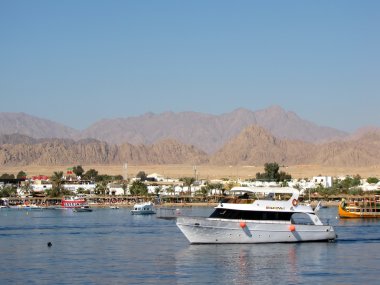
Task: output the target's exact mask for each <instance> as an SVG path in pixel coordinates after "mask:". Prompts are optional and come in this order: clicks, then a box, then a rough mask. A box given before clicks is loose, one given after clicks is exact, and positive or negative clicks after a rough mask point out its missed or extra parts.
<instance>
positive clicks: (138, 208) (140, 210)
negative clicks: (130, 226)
mask: <svg viewBox="0 0 380 285" xmlns="http://www.w3.org/2000/svg"><path fill="white" fill-rule="evenodd" d="M155 213H156V212H155V211H154V209H153V203H152V202H145V203H139V204H135V205H134V206H133V209H132V210H131V214H132V215H152V214H155Z"/></svg>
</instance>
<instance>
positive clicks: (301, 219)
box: [290, 213, 314, 225]
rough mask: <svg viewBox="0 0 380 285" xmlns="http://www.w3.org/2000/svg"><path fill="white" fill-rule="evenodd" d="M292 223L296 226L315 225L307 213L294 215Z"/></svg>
mask: <svg viewBox="0 0 380 285" xmlns="http://www.w3.org/2000/svg"><path fill="white" fill-rule="evenodd" d="M290 222H291V223H292V224H295V225H314V223H313V221H312V220H311V218H310V216H309V215H306V214H305V213H294V214H293V215H292V217H291V219H290Z"/></svg>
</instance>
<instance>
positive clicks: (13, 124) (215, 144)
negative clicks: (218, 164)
mask: <svg viewBox="0 0 380 285" xmlns="http://www.w3.org/2000/svg"><path fill="white" fill-rule="evenodd" d="M251 125H258V126H260V127H263V128H264V129H266V130H267V131H269V132H270V133H271V134H273V135H274V136H276V137H278V138H283V139H293V140H294V139H296V140H302V141H308V142H323V141H331V140H333V139H340V138H345V137H347V136H348V135H349V134H347V133H346V132H343V131H340V130H337V129H333V128H329V127H321V126H318V125H316V124H314V123H312V122H309V121H306V120H303V119H301V118H300V117H298V116H297V115H296V114H295V113H293V112H288V111H285V110H284V109H282V108H281V107H279V106H272V107H270V108H267V109H264V110H259V111H255V112H253V111H250V110H247V109H237V110H235V111H233V112H230V113H226V114H222V115H210V114H203V113H195V112H181V113H174V112H165V113H162V114H153V113H147V114H144V115H142V116H137V117H128V118H119V119H104V120H101V121H98V122H95V123H94V124H93V125H91V126H90V127H89V128H87V129H84V130H82V131H79V130H75V129H72V128H69V127H65V126H63V125H60V124H57V123H54V122H51V121H48V120H45V119H39V118H36V117H33V116H30V115H26V114H23V113H21V114H20V113H0V135H4V134H8V135H9V134H14V133H17V134H23V135H27V136H30V137H32V138H70V139H76V140H79V139H86V138H94V139H98V140H100V141H105V142H107V143H109V144H117V145H120V144H123V143H131V144H134V145H138V144H148V145H149V144H154V143H156V142H158V141H160V140H163V139H174V140H176V141H178V142H181V143H184V144H189V145H194V146H195V147H197V148H199V149H201V150H203V151H205V152H207V153H213V152H215V151H217V150H219V149H220V148H221V147H222V146H223V145H224V144H225V143H227V142H228V141H229V140H230V139H232V138H233V137H235V136H236V135H238V134H239V133H240V132H241V131H242V130H243V129H244V128H246V127H248V126H251Z"/></svg>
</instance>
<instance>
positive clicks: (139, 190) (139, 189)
mask: <svg viewBox="0 0 380 285" xmlns="http://www.w3.org/2000/svg"><path fill="white" fill-rule="evenodd" d="M129 191H130V192H131V195H134V196H135V195H139V196H144V195H147V194H148V186H146V185H145V183H144V182H142V181H140V180H136V181H133V183H132V185H131V186H130V187H129Z"/></svg>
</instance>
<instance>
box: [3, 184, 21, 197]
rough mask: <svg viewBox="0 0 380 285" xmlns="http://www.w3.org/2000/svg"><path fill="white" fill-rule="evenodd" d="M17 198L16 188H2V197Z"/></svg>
mask: <svg viewBox="0 0 380 285" xmlns="http://www.w3.org/2000/svg"><path fill="white" fill-rule="evenodd" d="M16 196H17V188H16V187H14V186H5V187H3V188H0V197H1V198H3V197H4V198H5V197H16Z"/></svg>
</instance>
